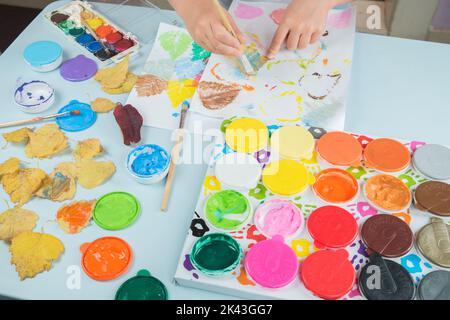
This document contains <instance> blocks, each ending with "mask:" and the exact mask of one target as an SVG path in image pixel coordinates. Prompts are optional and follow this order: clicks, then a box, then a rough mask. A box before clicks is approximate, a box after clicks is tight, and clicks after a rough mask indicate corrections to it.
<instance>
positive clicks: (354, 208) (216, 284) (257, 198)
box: [175, 126, 449, 299]
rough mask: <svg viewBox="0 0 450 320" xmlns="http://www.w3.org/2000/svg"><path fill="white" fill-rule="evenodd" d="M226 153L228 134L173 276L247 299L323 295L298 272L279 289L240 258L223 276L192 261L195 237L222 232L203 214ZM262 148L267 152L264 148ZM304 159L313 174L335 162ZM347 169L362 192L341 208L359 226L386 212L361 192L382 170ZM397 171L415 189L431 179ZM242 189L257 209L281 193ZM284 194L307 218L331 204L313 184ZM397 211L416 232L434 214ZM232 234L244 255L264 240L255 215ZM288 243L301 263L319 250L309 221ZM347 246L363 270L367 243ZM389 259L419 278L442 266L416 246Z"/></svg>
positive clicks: (411, 145)
mask: <svg viewBox="0 0 450 320" xmlns="http://www.w3.org/2000/svg"><path fill="white" fill-rule="evenodd" d="M268 128H269V131H272V130H271V129H276V128H278V127H277V126H268ZM308 130H309V131H310V132H311V133H312V134H313V136H314V138H315V139H316V141H317V139H319V138H320V137H321V136H322V135H323V134H325V133H326V130H324V129H321V128H315V127H310V128H308ZM353 136H355V137H356V138H357V140H358V141H359V142H360V143H361V145H362V146H363V147H364V146H365V145H366V144H367V143H368V142H369V141H371V140H372V139H374V138H375V137H368V136H364V135H358V134H353ZM396 140H397V141H400V142H402V143H403V144H404V145H405V146H406V147H407V148H408V150H409V151H410V152H411V153H413V152H414V151H415V150H416V148H418V147H420V146H422V145H424V144H425V143H424V142H420V141H409V142H408V141H402V140H398V139H396ZM267 151H269V150H267ZM226 152H230V150H229V148H227V147H226V145H225V142H224V138H223V137H221V138H218V139H217V140H216V145H215V148H214V150H213V152H212V153H213V155H212V161H211V163H210V165H209V167H208V169H207V172H206V175H205V179H204V183H203V186H202V189H201V191H200V195H199V198H198V202H197V206H196V211H195V213H194V216H193V219H192V223H191V226H190V230H189V231H188V234H187V238H186V241H185V243H184V246H183V250H182V253H181V256H180V259H179V263H178V267H177V271H176V274H175V281H176V282H177V283H178V284H179V285H182V286H187V287H192V288H198V289H204V290H210V291H215V292H220V293H222V294H230V295H234V296H238V297H242V298H246V299H319V298H318V297H316V296H314V295H313V294H312V293H311V292H310V291H308V290H307V289H306V288H305V287H304V285H303V284H302V282H301V280H300V277H299V276H298V277H297V278H296V279H295V280H294V282H293V283H291V284H289V285H288V286H287V287H284V288H280V289H267V288H263V287H261V286H258V284H254V283H253V282H251V280H249V279H248V277H247V276H246V274H245V271H244V267H243V259H242V261H241V265H240V267H239V268H237V269H236V271H235V272H233V273H232V274H231V275H228V276H225V277H210V276H206V275H204V274H202V273H201V272H199V271H198V270H196V269H195V268H194V267H193V266H192V264H191V262H190V260H189V253H190V251H191V248H192V246H193V244H194V243H195V241H197V240H198V239H199V238H200V237H201V236H202V235H204V234H208V233H211V232H222V231H219V230H216V229H215V228H214V227H213V226H211V225H210V224H209V223H208V221H207V220H206V218H205V216H204V212H203V207H204V204H205V201H206V200H207V198H208V197H209V196H210V195H211V194H213V193H215V192H218V191H220V190H223V189H228V188H227V187H222V186H221V184H220V182H219V181H218V179H217V178H216V177H215V176H214V161H215V160H216V159H218V158H220V157H221V156H223V155H224V154H225V153H226ZM262 152H263V153H264V151H262ZM269 162H270V158H269ZM302 163H303V164H304V165H305V166H306V167H307V168H308V170H309V171H310V172H311V173H313V174H316V173H318V172H319V171H321V170H323V169H326V168H330V167H333V166H331V165H329V164H327V163H325V161H323V160H322V159H320V157H318V156H317V153H316V152H315V153H314V157H313V159H311V160H308V161H302ZM341 168H342V167H341ZM344 169H345V170H347V171H348V172H351V173H352V174H353V176H354V177H355V178H356V179H357V180H358V183H359V185H360V189H361V191H360V193H359V195H358V197H357V198H356V199H355V200H354V201H353V202H351V203H349V204H346V205H342V206H341V207H343V208H345V209H346V210H347V211H349V212H350V213H351V214H352V215H353V216H354V217H355V219H356V220H357V223H358V226H359V227H361V225H362V224H363V223H364V221H365V220H366V219H367V218H369V217H371V216H373V215H376V214H380V213H382V212H379V211H377V210H376V209H375V208H373V207H372V206H370V205H369V204H368V202H367V200H366V199H365V197H364V195H363V192H362V187H363V185H364V182H365V181H366V180H367V179H368V178H370V177H371V176H373V175H375V174H378V173H379V172H377V171H375V170H373V169H368V168H366V167H363V166H361V167H346V168H345V167H344ZM393 175H394V176H397V177H399V178H400V179H402V180H403V181H404V182H405V183H406V185H407V186H408V187H409V188H410V189H411V190H414V189H415V188H416V187H417V186H418V185H419V184H420V183H422V182H425V181H428V180H429V179H427V178H425V177H424V176H423V175H421V174H419V173H418V172H417V171H416V170H414V169H413V168H412V166H411V165H410V166H409V167H408V168H407V169H405V170H404V171H402V173H399V174H393ZM447 182H449V181H447ZM238 191H240V192H242V193H243V194H244V195H245V196H247V198H248V199H249V200H250V202H251V204H252V206H253V209H255V208H257V207H258V205H259V204H261V203H262V202H264V201H266V200H269V199H273V198H280V197H279V196H276V195H273V194H271V193H270V191H269V190H267V188H266V187H265V186H264V185H263V184H262V182H260V183H259V184H258V186H257V187H256V188H255V189H251V190H238ZM282 198H283V199H288V200H290V201H292V202H293V203H295V204H297V205H298V206H299V207H300V208H301V211H302V213H303V215H304V216H305V218H306V219H307V218H308V216H309V215H310V214H311V213H312V212H313V211H314V210H315V209H316V208H318V207H321V206H324V205H327V203H325V202H324V201H322V200H321V199H320V198H318V197H317V196H316V195H315V194H314V193H313V191H312V188H311V187H309V188H308V189H307V190H306V191H304V192H303V193H302V194H301V195H299V196H292V197H289V198H286V197H282ZM394 215H396V216H398V217H399V218H401V219H403V220H404V221H405V222H407V223H408V224H409V225H410V227H411V229H412V230H413V232H414V233H416V232H417V231H418V230H419V229H420V228H421V227H423V226H424V225H426V224H428V223H429V222H430V217H431V215H429V214H428V213H425V212H421V211H418V210H417V209H416V208H414V206H413V205H411V207H410V208H409V209H408V210H407V212H402V213H397V214H394ZM444 220H445V219H444ZM447 222H448V219H447ZM205 226H206V228H205ZM193 230H195V231H196V232H195V235H194V234H193ZM228 234H230V235H231V236H232V237H233V238H234V239H236V240H237V241H238V242H239V244H240V245H241V247H242V249H243V250H244V255H245V253H246V252H247V250H248V248H249V246H251V245H253V244H255V243H257V242H259V241H262V240H264V239H265V237H264V236H263V235H262V234H261V233H260V232H259V231H258V230H257V229H256V227H255V225H254V224H253V218H252V219H251V220H250V222H249V223H248V224H247V225H246V226H245V227H244V228H242V229H240V230H235V231H231V232H229V233H228ZM286 244H288V245H290V247H291V248H292V249H293V250H294V251H295V253H296V255H297V257H298V259H299V261H300V263H301V261H302V260H304V259H305V258H306V257H307V256H308V255H309V254H311V253H313V252H314V251H315V250H317V248H315V247H314V244H313V239H312V238H311V236H310V235H309V234H308V231H307V228H306V225H305V227H304V228H303V231H302V232H301V234H300V235H299V236H298V237H297V238H294V239H290V240H287V241H286ZM345 249H346V250H347V251H348V252H349V259H350V261H351V263H352V264H353V266H354V268H355V270H356V272H357V274H358V273H359V270H361V269H362V267H363V266H364V265H365V264H366V263H367V262H368V257H367V253H366V252H365V246H364V244H363V242H362V241H361V239H360V237H359V235H358V236H357V238H356V240H355V241H354V242H353V243H352V244H351V245H350V246H348V247H346V248H345ZM391 260H393V261H396V262H398V263H400V264H401V265H402V266H403V267H405V268H406V269H407V270H408V271H409V272H410V274H411V275H412V278H413V279H414V281H415V282H416V283H417V282H418V281H419V280H420V279H421V278H422V277H423V276H424V275H425V274H427V273H429V272H430V271H433V270H438V269H439V268H438V267H436V266H434V265H432V264H431V263H430V262H428V261H427V260H425V259H424V258H423V257H422V256H421V255H420V253H419V252H418V251H417V250H416V248H415V247H413V248H412V249H411V251H409V252H408V253H407V254H406V255H404V256H402V257H400V258H395V259H391ZM356 282H357V281H356ZM342 299H364V298H363V297H362V296H361V294H360V292H359V290H358V288H357V284H355V286H354V287H353V289H352V291H351V292H350V293H349V294H347V295H346V296H345V297H343V298H342Z"/></svg>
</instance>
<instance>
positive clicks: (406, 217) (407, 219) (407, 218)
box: [393, 212, 411, 225]
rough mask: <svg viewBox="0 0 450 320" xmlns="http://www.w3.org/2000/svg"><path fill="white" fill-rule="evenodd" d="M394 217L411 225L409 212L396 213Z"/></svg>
mask: <svg viewBox="0 0 450 320" xmlns="http://www.w3.org/2000/svg"><path fill="white" fill-rule="evenodd" d="M393 215H394V216H396V217H398V218H400V219H402V220H403V221H404V222H406V224H408V225H409V224H410V223H411V215H410V214H409V213H407V212H399V213H394V214H393Z"/></svg>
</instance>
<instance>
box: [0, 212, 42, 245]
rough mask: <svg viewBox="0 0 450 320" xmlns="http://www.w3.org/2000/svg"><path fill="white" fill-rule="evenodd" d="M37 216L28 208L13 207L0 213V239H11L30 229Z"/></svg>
mask: <svg viewBox="0 0 450 320" xmlns="http://www.w3.org/2000/svg"><path fill="white" fill-rule="evenodd" d="M38 219H39V216H38V215H37V214H36V213H34V212H33V211H30V210H25V209H22V208H13V209H9V210H6V211H5V212H3V213H2V214H0V240H4V241H11V239H12V238H14V237H15V236H17V235H18V234H20V233H22V232H25V231H32V230H33V228H34V227H35V226H36V221H37V220H38Z"/></svg>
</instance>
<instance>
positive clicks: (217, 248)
mask: <svg viewBox="0 0 450 320" xmlns="http://www.w3.org/2000/svg"><path fill="white" fill-rule="evenodd" d="M242 254H243V251H242V248H241V247H240V245H239V243H238V242H237V241H236V240H234V239H233V238H232V237H231V236H229V235H227V234H224V233H210V234H207V235H205V236H203V237H201V238H200V239H198V240H197V241H196V242H195V244H194V246H193V247H192V251H191V253H190V255H189V258H190V260H191V262H192V264H193V265H194V266H195V268H196V269H197V270H199V271H200V272H202V273H204V274H206V275H209V276H223V275H225V274H227V273H231V272H232V271H234V270H235V269H236V268H237V267H238V266H239V263H240V262H241V258H242Z"/></svg>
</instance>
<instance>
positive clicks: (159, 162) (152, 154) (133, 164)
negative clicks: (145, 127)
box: [126, 144, 170, 184]
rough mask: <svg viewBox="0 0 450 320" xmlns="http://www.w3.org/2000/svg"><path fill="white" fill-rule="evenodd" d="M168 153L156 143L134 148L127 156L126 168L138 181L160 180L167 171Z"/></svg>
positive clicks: (168, 165) (151, 181) (150, 182)
mask: <svg viewBox="0 0 450 320" xmlns="http://www.w3.org/2000/svg"><path fill="white" fill-rule="evenodd" d="M169 167H170V155H169V153H168V152H167V151H166V150H165V149H164V148H162V147H161V146H158V145H156V144H145V145H142V146H138V147H136V148H134V149H133V150H132V151H131V152H130V153H129V154H128V157H127V161H126V168H127V170H128V172H129V173H130V175H131V176H132V177H133V178H134V179H135V180H136V181H137V182H139V183H142V184H154V183H158V182H160V181H162V180H163V179H164V178H165V177H166V176H167V173H168V172H169Z"/></svg>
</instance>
